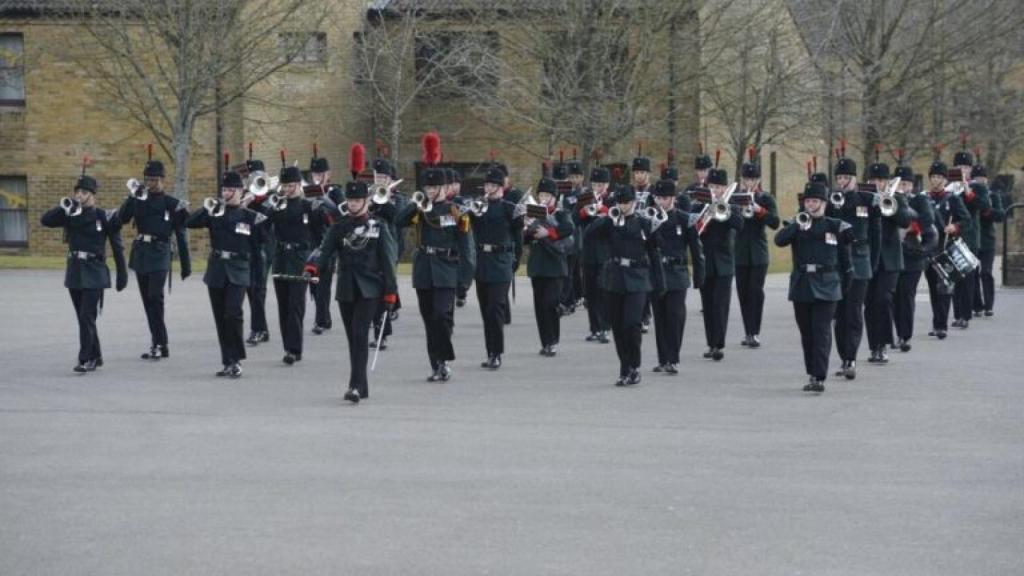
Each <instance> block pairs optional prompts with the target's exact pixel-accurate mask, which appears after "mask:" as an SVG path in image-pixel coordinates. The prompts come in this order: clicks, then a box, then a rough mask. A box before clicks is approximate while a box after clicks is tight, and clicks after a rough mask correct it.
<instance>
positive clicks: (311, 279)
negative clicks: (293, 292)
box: [271, 274, 320, 284]
mask: <svg viewBox="0 0 1024 576" xmlns="http://www.w3.org/2000/svg"><path fill="white" fill-rule="evenodd" d="M271 278H273V279H274V280H283V281H285V282H303V283H305V284H319V283H320V278H319V277H317V276H295V275H292V274H273V275H272V276H271Z"/></svg>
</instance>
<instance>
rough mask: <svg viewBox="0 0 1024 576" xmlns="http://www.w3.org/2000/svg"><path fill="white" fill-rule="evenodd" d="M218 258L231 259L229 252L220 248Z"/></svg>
mask: <svg viewBox="0 0 1024 576" xmlns="http://www.w3.org/2000/svg"><path fill="white" fill-rule="evenodd" d="M220 259H221V260H231V252H225V251H224V250H221V251H220Z"/></svg>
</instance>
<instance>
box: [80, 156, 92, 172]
mask: <svg viewBox="0 0 1024 576" xmlns="http://www.w3.org/2000/svg"><path fill="white" fill-rule="evenodd" d="M90 164H92V158H90V157H89V155H88V154H85V155H84V156H82V176H85V169H86V168H88V167H89V165H90Z"/></svg>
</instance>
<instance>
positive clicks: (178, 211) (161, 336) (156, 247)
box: [118, 147, 192, 360]
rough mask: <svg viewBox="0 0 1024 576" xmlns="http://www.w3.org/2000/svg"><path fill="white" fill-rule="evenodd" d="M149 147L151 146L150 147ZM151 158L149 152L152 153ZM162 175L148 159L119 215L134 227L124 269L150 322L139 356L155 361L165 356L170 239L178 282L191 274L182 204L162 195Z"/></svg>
mask: <svg viewBox="0 0 1024 576" xmlns="http://www.w3.org/2000/svg"><path fill="white" fill-rule="evenodd" d="M151 148H152V147H151ZM151 154H152V152H151ZM165 176H166V171H165V170H164V165H163V163H162V162H160V161H159V160H153V159H152V158H150V160H149V161H147V162H146V167H145V169H144V170H143V182H142V186H139V187H136V188H135V189H134V190H131V191H129V193H128V198H126V199H125V201H124V203H123V204H121V208H120V210H118V218H119V220H120V221H121V223H122V224H123V225H127V224H129V223H131V222H134V223H135V230H136V231H137V232H138V234H137V235H136V237H135V241H134V242H132V253H131V256H130V257H129V260H128V267H129V268H131V269H132V270H134V271H135V278H136V280H137V281H138V283H139V294H140V295H141V296H142V306H143V308H145V310H146V320H147V322H148V323H149V334H150V337H151V345H150V348H149V351H148V352H145V353H143V354H142V358H143V359H144V360H159V359H160V358H167V357H168V356H170V351H169V349H168V347H167V325H166V324H165V323H164V283H165V282H167V281H168V274H170V272H171V244H170V241H171V234H172V233H173V234H174V237H175V240H176V241H177V246H178V259H179V260H180V261H181V279H182V280H185V279H186V278H188V277H189V276H191V275H192V260H191V258H189V252H188V235H187V234H186V232H185V219H186V218H188V208H187V205H186V203H185V202H183V201H181V200H178V199H177V198H175V197H174V196H170V195H168V194H165V193H164V177H165Z"/></svg>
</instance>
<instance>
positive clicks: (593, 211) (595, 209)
mask: <svg viewBox="0 0 1024 576" xmlns="http://www.w3.org/2000/svg"><path fill="white" fill-rule="evenodd" d="M586 210H587V216H590V217H591V218H593V217H595V216H597V215H598V214H600V213H601V203H600V202H594V203H593V204H587V205H586Z"/></svg>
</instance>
